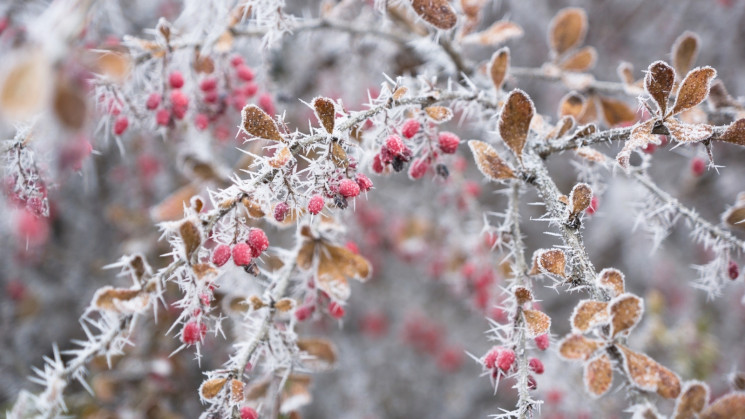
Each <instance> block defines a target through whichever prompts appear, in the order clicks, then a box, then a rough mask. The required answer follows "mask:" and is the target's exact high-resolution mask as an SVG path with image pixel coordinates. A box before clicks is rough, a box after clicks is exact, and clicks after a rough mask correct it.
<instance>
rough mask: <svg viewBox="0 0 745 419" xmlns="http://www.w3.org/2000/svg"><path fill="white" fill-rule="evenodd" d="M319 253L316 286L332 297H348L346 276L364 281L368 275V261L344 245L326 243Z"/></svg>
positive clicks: (342, 298) (338, 298)
mask: <svg viewBox="0 0 745 419" xmlns="http://www.w3.org/2000/svg"><path fill="white" fill-rule="evenodd" d="M319 253H320V254H319V263H318V286H319V288H321V289H322V290H324V291H326V292H327V293H328V294H329V295H330V296H331V297H332V298H335V299H337V300H346V299H347V298H349V293H350V290H349V284H348V283H347V278H352V279H357V280H360V281H364V280H366V279H367V278H368V277H369V276H370V271H371V267H370V262H368V261H367V259H365V258H363V257H362V256H360V255H358V254H355V253H354V252H352V251H351V250H349V249H347V248H346V247H339V246H332V245H326V246H324V248H323V249H322V250H321V251H320V252H319Z"/></svg>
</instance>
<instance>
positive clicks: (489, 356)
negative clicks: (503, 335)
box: [484, 346, 502, 369]
mask: <svg viewBox="0 0 745 419" xmlns="http://www.w3.org/2000/svg"><path fill="white" fill-rule="evenodd" d="M501 351H502V348H501V347H499V346H495V347H493V348H491V350H489V352H487V353H486V355H484V366H485V367H486V368H488V369H493V368H495V367H496V366H497V358H498V357H499V353H500V352H501Z"/></svg>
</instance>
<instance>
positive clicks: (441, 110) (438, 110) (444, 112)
mask: <svg viewBox="0 0 745 419" xmlns="http://www.w3.org/2000/svg"><path fill="white" fill-rule="evenodd" d="M424 112H426V113H427V116H429V117H430V118H431V119H432V120H433V121H435V122H437V123H438V124H442V123H443V122H447V121H449V120H451V119H452V118H453V111H451V110H450V108H446V107H444V106H428V107H426V108H424Z"/></svg>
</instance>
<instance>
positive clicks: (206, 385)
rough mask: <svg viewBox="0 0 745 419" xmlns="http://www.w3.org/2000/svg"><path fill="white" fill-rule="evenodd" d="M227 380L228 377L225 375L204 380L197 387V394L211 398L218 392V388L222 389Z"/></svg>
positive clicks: (207, 398)
mask: <svg viewBox="0 0 745 419" xmlns="http://www.w3.org/2000/svg"><path fill="white" fill-rule="evenodd" d="M227 382H228V379H227V378H225V377H221V378H212V379H209V380H206V381H204V382H203V383H202V385H201V386H200V387H199V394H201V395H202V398H203V399H206V400H209V399H213V398H215V396H217V395H218V394H219V393H220V390H222V388H223V387H224V386H225V383H227Z"/></svg>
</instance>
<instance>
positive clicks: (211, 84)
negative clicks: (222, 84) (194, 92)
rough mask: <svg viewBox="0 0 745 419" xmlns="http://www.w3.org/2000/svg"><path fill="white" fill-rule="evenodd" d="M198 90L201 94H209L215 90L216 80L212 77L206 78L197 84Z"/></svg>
mask: <svg viewBox="0 0 745 419" xmlns="http://www.w3.org/2000/svg"><path fill="white" fill-rule="evenodd" d="M199 88H200V89H201V90H202V91H203V92H211V91H213V90H215V89H216V88H217V79H216V78H214V77H207V78H204V79H203V80H202V82H201V83H199Z"/></svg>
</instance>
